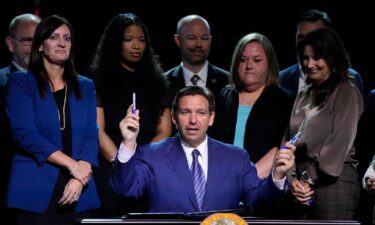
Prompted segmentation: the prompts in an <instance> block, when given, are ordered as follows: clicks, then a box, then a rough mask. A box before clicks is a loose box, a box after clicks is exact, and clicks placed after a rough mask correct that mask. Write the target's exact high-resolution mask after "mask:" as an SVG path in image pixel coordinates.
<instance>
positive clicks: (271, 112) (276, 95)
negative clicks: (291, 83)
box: [209, 85, 295, 163]
mask: <svg viewBox="0 0 375 225" xmlns="http://www.w3.org/2000/svg"><path fill="white" fill-rule="evenodd" d="M294 98H295V95H294V94H292V93H291V92H289V91H285V90H283V89H282V88H280V87H278V86H276V85H275V86H270V87H269V88H267V89H265V90H264V91H263V93H262V94H261V95H260V96H259V98H258V99H257V101H256V102H255V104H254V105H253V108H252V109H251V112H250V115H249V118H248V119H247V122H246V128H245V134H244V135H245V137H244V148H245V149H246V150H247V151H248V152H249V155H250V159H251V161H253V162H254V163H255V162H257V161H258V160H259V159H261V158H262V157H263V156H264V155H265V154H266V153H267V152H268V151H269V150H270V149H271V148H273V147H280V144H281V141H282V138H283V136H284V133H285V130H286V128H287V126H288V124H289V119H290V113H291V111H292V108H293V103H294ZM238 105H239V102H238V91H237V90H236V89H234V88H233V87H226V88H224V89H223V90H222V92H221V94H220V97H219V98H218V100H217V103H216V110H215V122H214V124H213V126H212V127H211V128H210V130H209V133H210V135H211V136H212V137H213V138H215V139H217V140H220V141H222V142H225V143H229V144H233V142H234V136H235V132H236V124H237V111H238Z"/></svg>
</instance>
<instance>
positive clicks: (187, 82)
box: [181, 61, 208, 87]
mask: <svg viewBox="0 0 375 225" xmlns="http://www.w3.org/2000/svg"><path fill="white" fill-rule="evenodd" d="M181 67H182V73H183V74H184V80H185V86H192V85H193V83H192V82H191V78H192V77H193V76H194V75H198V76H199V78H200V79H199V80H198V82H197V85H198V86H200V87H206V83H207V73H208V61H206V62H205V64H204V66H203V67H202V69H201V70H200V71H199V72H198V73H193V72H191V71H190V70H188V69H187V68H186V67H184V63H181Z"/></svg>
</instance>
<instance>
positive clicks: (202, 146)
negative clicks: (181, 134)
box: [180, 135, 208, 161]
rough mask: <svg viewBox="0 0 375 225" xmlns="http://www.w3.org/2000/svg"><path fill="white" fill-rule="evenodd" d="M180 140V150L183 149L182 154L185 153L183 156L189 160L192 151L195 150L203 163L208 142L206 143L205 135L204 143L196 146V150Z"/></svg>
mask: <svg viewBox="0 0 375 225" xmlns="http://www.w3.org/2000/svg"><path fill="white" fill-rule="evenodd" d="M180 140H181V145H182V148H183V149H184V152H185V155H186V157H187V158H191V157H192V155H191V153H192V152H193V150H194V149H197V150H198V151H199V153H200V154H201V157H202V159H203V160H204V161H206V160H207V158H208V141H207V135H206V137H205V138H204V141H203V142H202V143H201V144H200V145H198V146H197V147H196V148H194V147H192V146H191V145H189V144H188V143H186V142H185V141H184V140H182V139H181V138H180Z"/></svg>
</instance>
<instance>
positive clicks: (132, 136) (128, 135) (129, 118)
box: [120, 104, 140, 149]
mask: <svg viewBox="0 0 375 225" xmlns="http://www.w3.org/2000/svg"><path fill="white" fill-rule="evenodd" d="M132 107H133V104H131V105H130V106H129V108H128V110H127V114H126V116H125V118H124V119H123V120H121V122H120V130H121V135H122V138H123V140H122V142H123V143H124V145H125V146H126V147H127V148H128V149H134V148H135V146H136V140H137V136H138V133H139V119H140V118H139V110H136V112H135V114H133V113H132Z"/></svg>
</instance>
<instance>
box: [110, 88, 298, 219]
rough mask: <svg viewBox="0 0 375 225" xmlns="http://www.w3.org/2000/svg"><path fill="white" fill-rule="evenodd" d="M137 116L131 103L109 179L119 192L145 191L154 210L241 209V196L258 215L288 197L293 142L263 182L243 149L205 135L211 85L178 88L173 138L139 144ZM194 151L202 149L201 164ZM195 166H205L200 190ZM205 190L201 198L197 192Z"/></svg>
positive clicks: (209, 122)
mask: <svg viewBox="0 0 375 225" xmlns="http://www.w3.org/2000/svg"><path fill="white" fill-rule="evenodd" d="M138 115H139V112H138V111H137V112H136V113H135V114H132V112H131V107H129V109H128V114H127V115H126V117H125V118H124V119H123V120H122V121H121V123H120V129H121V132H122V136H123V142H122V144H121V146H120V149H119V152H118V156H117V158H116V160H115V163H114V169H113V172H112V174H111V179H110V181H111V185H112V188H113V189H114V191H115V192H116V193H117V194H121V195H125V196H129V197H135V198H137V197H139V196H141V195H143V194H147V196H148V198H149V211H150V212H183V213H187V212H198V211H216V210H228V209H238V208H239V207H240V204H239V203H240V201H243V202H244V203H245V207H246V208H247V209H248V210H249V211H250V212H251V213H254V214H255V215H263V214H264V213H265V212H267V210H270V208H271V207H275V206H277V205H278V202H279V201H280V200H281V199H282V197H283V196H284V193H285V191H286V189H287V186H288V185H287V183H286V177H285V175H286V172H287V171H288V170H289V169H290V168H291V167H292V165H293V163H294V154H293V151H294V149H295V146H294V145H290V144H287V148H288V149H285V150H282V151H278V152H277V154H276V157H275V162H274V168H273V170H272V173H271V174H270V176H269V177H268V179H266V180H265V181H264V182H262V181H261V180H260V179H259V178H258V176H257V171H256V168H255V166H254V164H253V163H252V162H250V161H249V156H248V154H247V152H246V151H245V150H243V149H241V148H238V147H236V146H233V145H229V144H224V143H222V142H219V141H216V140H214V139H211V138H209V137H208V136H207V134H206V132H207V129H208V127H209V126H211V125H212V124H213V122H214V116H215V99H214V96H213V94H212V93H211V91H210V90H209V89H208V88H205V87H199V86H189V87H186V88H184V89H182V90H180V91H179V92H178V93H177V95H176V97H175V99H174V101H173V106H172V116H173V117H172V120H173V122H174V124H175V125H176V126H177V128H178V130H179V134H177V135H176V136H175V137H170V138H167V139H165V140H163V141H161V142H158V143H151V144H147V145H144V146H141V147H138V148H136V142H135V140H136V137H137V134H138V131H139V129H142V128H140V127H139V116H138ZM134 149H136V150H134ZM194 151H199V154H198V155H199V156H198V162H199V163H198V164H199V166H197V164H196V163H197V160H196V158H195V157H194V156H192V153H194ZM193 165H195V166H197V167H200V168H201V170H202V171H203V174H204V178H203V177H202V180H204V181H202V180H201V181H202V183H204V185H203V188H201V189H197V188H196V186H197V183H196V182H195V181H196V177H195V176H193V173H194V172H193V171H194V170H195V169H194V167H195V166H193ZM202 189H203V192H204V194H203V197H202V196H201V197H202V198H199V197H196V196H200V194H201V193H202V192H201V191H202ZM198 193H199V194H198Z"/></svg>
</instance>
